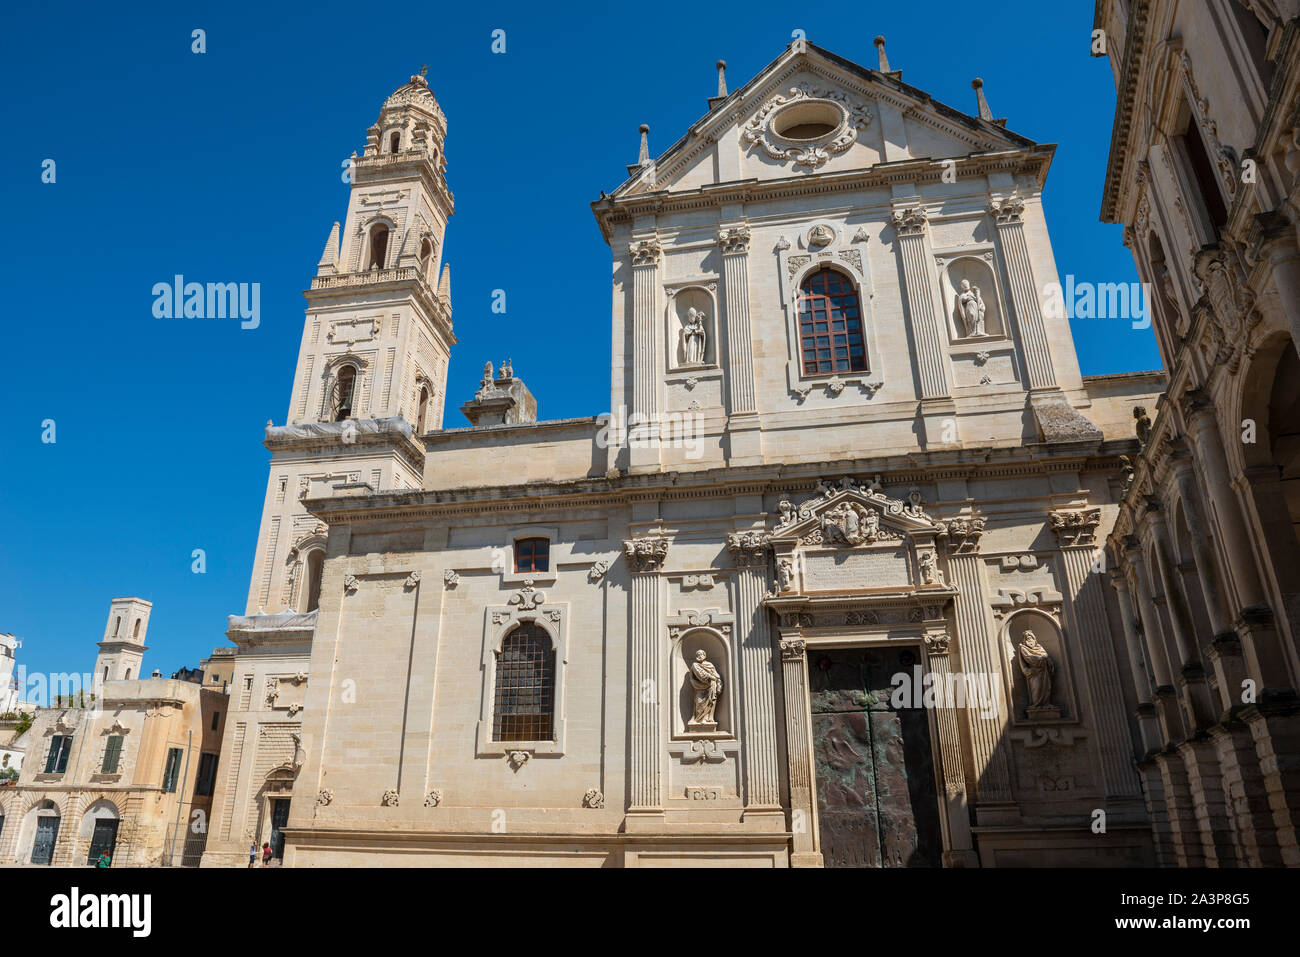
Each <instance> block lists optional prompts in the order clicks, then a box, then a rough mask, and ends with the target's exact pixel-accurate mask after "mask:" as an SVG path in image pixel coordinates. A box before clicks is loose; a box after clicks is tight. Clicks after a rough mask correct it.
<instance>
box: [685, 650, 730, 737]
mask: <svg viewBox="0 0 1300 957" xmlns="http://www.w3.org/2000/svg"><path fill="white" fill-rule="evenodd" d="M687 677H688V678H689V679H690V682H691V687H692V688H693V689H694V690H695V713H694V714H693V715H692V716H691V720H690V721H688V722H687V727H689V728H692V729H695V730H703V731H713V730H714V729H716V728H717V727H718V722H717V721H716V720H715V719H714V714H715V713H716V712H717V709H718V698H719V697H721V695H722V675H720V674H718V669H717V668H715V667H714V665H713V663H712V662H711V661H709V657H708V655H706V654H705V653H704V649H703V648H701V649H700V650H699V651H697V652H695V660H694V661H692V662H691V672H690V674H689V675H687Z"/></svg>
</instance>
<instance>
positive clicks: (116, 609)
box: [93, 598, 153, 683]
mask: <svg viewBox="0 0 1300 957" xmlns="http://www.w3.org/2000/svg"><path fill="white" fill-rule="evenodd" d="M151 611H153V602H150V601H145V600H144V599H143V598H114V599H113V600H112V602H110V603H109V606H108V623H107V624H106V625H105V626H104V638H103V640H102V641H100V642H99V654H98V655H97V656H96V657H95V673H94V675H93V680H94V681H95V682H96V683H100V682H104V681H129V680H131V679H132V678H140V677H143V675H141V673H140V669H141V667H142V662H143V661H144V653H145V652H146V651H148V648H147V647H146V646H145V643H144V639H145V635H146V634H147V633H148V631H149V613H150V612H151Z"/></svg>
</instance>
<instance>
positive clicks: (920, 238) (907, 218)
mask: <svg viewBox="0 0 1300 957" xmlns="http://www.w3.org/2000/svg"><path fill="white" fill-rule="evenodd" d="M926 218H927V217H926V212H925V207H923V206H912V207H910V208H907V209H896V210H894V232H895V234H896V235H897V237H898V253H899V257H900V258H901V260H902V263H903V294H904V296H905V297H906V299H907V317H908V320H909V321H910V323H911V327H912V340H913V343H914V345H915V359H916V368H917V373H918V375H919V377H920V382H921V432H922V435H921V440H922V442H923V443H924V445H925V447H926V448H930V447H932V446H953V445H959V444H960V442H961V437H960V436H959V435H958V433H957V405H956V403H955V402H954V401H953V399H952V373H951V371H950V369H949V366H950V360H949V358H948V352H947V342H948V337H947V335H946V334H945V332H944V330H943V328H942V327H941V325H940V323H941V321H942V317H941V316H940V315H939V314H938V313H937V312H936V311H935V308H934V278H933V274H934V266H933V264H932V263H931V261H930V253H929V251H928V249H927V243H926V240H925V224H926Z"/></svg>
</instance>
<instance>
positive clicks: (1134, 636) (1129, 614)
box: [1110, 569, 1162, 757]
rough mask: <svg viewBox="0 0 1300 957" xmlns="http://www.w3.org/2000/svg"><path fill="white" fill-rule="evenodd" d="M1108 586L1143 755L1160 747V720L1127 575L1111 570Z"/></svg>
mask: <svg viewBox="0 0 1300 957" xmlns="http://www.w3.org/2000/svg"><path fill="white" fill-rule="evenodd" d="M1110 582H1111V586H1112V587H1113V588H1114V589H1115V597H1116V600H1117V601H1118V602H1119V617H1120V620H1121V621H1122V622H1123V623H1124V641H1125V644H1126V645H1127V646H1128V660H1129V669H1130V671H1131V672H1132V674H1133V690H1134V692H1135V694H1136V696H1137V722H1138V731H1139V732H1140V734H1141V736H1142V755H1139V757H1142V756H1143V755H1148V754H1150V753H1151V752H1153V751H1158V750H1160V747H1161V744H1162V742H1161V740H1160V722H1159V720H1158V719H1157V718H1156V709H1155V705H1154V704H1153V703H1152V701H1151V689H1152V683H1151V679H1150V677H1149V676H1148V675H1147V673H1146V669H1145V668H1143V667H1142V662H1143V654H1142V638H1141V636H1140V635H1139V634H1138V623H1137V622H1136V621H1134V619H1133V603H1132V600H1131V598H1130V596H1129V590H1128V576H1127V575H1125V574H1124V572H1123V570H1122V569H1116V570H1113V571H1112V572H1111V573H1110Z"/></svg>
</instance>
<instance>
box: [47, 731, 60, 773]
mask: <svg viewBox="0 0 1300 957" xmlns="http://www.w3.org/2000/svg"><path fill="white" fill-rule="evenodd" d="M62 741H63V736H62V735H60V734H56V735H55V736H54V737H52V738H50V753H49V754H48V755H46V757H45V773H46V774H53V773H54V769H55V768H56V767H57V766H58V763H59V745H60V744H61V743H62Z"/></svg>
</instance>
